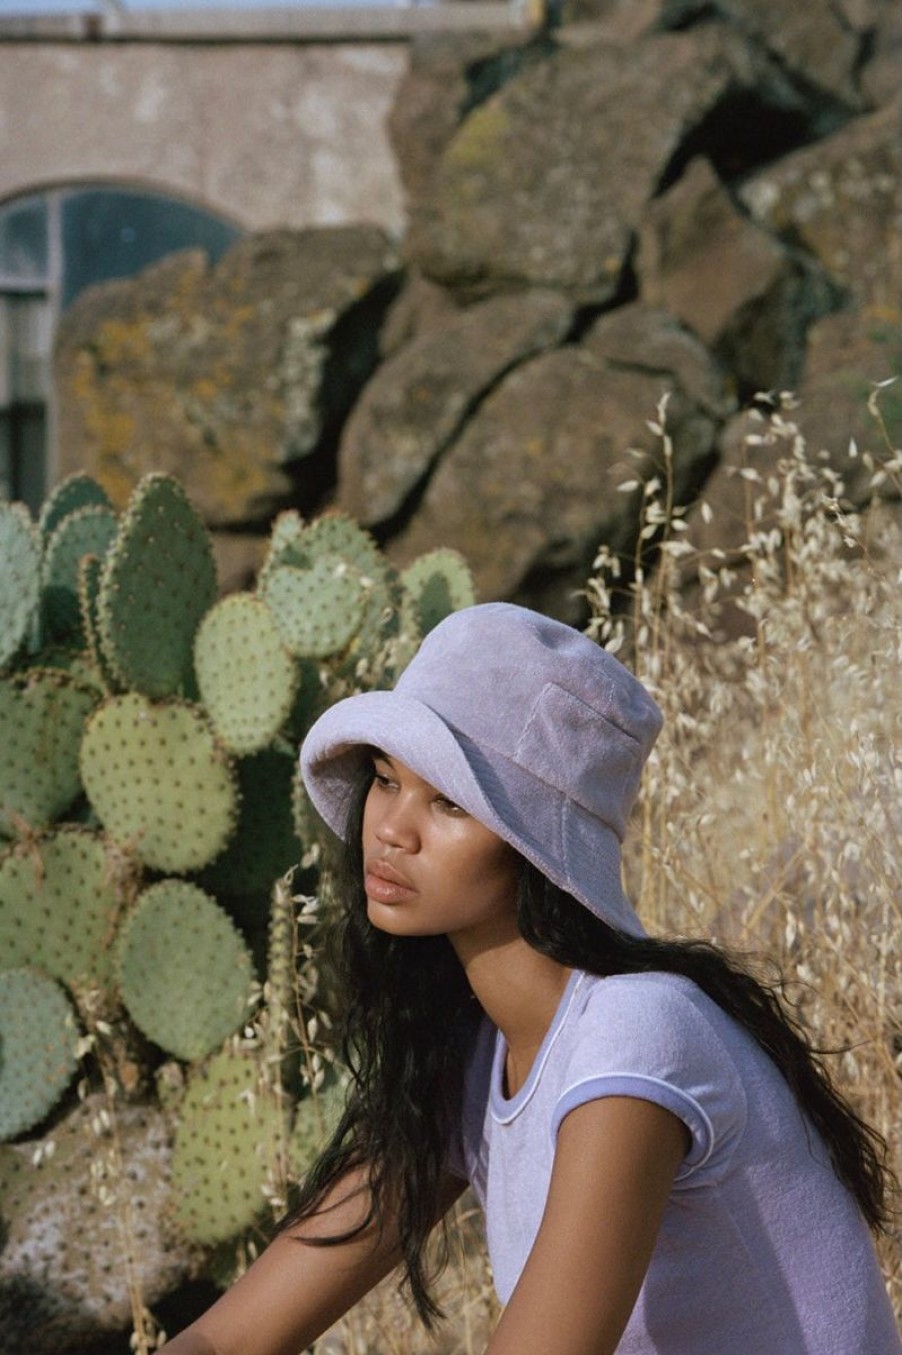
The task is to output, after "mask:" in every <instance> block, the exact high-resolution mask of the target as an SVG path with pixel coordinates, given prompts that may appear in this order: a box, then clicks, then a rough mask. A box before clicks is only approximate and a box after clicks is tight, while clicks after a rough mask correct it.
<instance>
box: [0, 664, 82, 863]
mask: <svg viewBox="0 0 902 1355" xmlns="http://www.w3.org/2000/svg"><path fill="white" fill-rule="evenodd" d="M97 701H98V693H97V692H96V691H95V690H94V689H93V688H91V687H89V686H88V685H87V684H85V683H83V682H79V681H78V680H77V679H76V678H74V677H73V676H72V675H71V674H68V673H64V672H60V671H58V670H56V669H47V670H43V669H37V668H32V669H30V670H29V671H28V672H26V673H21V674H14V675H10V676H9V677H6V678H0V749H2V750H3V751H2V755H0V838H2V837H4V836H5V837H12V836H13V835H14V834H15V833H16V831H17V829H31V830H34V829H38V828H44V827H47V826H48V825H49V824H50V823H52V822H53V821H54V820H55V819H56V818H58V817H59V815H60V814H62V813H63V812H64V811H65V810H66V809H68V808H69V806H70V805H71V804H72V802H73V800H75V798H76V796H77V795H78V794H79V792H80V790H81V779H80V776H79V771H78V749H79V744H80V742H81V736H82V731H83V729H84V723H85V720H86V719H87V717H88V715H89V714H90V712H91V711H92V710H93V709H94V707H95V706H96V704H97Z"/></svg>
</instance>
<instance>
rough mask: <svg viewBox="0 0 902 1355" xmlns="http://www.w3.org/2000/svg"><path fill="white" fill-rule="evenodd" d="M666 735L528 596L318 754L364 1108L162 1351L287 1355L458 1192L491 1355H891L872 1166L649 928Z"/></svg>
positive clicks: (452, 626) (826, 1109)
mask: <svg viewBox="0 0 902 1355" xmlns="http://www.w3.org/2000/svg"><path fill="white" fill-rule="evenodd" d="M660 723H661V717H660V713H659V711H658V709H657V707H656V705H655V703H654V702H653V701H652V699H651V697H650V696H649V695H648V693H647V692H646V691H645V689H644V688H643V687H642V685H641V684H640V683H639V682H638V681H637V680H636V679H635V678H634V677H633V676H632V675H631V674H629V673H628V672H627V670H626V669H625V668H623V667H622V666H621V665H620V664H619V663H618V662H617V660H616V659H614V658H613V657H612V656H611V655H609V654H607V653H606V652H605V651H603V650H601V649H599V648H598V647H597V646H596V645H595V644H593V643H592V642H591V641H589V640H588V639H586V638H585V637H584V636H581V635H579V634H578V633H577V632H575V631H573V630H571V629H570V628H569V627H566V626H563V625H561V624H560V623H558V622H556V621H552V620H549V619H548V618H546V617H542V616H539V615H537V614H535V613H532V612H529V611H525V610H523V609H522V608H518V607H513V606H510V605H507V604H501V603H499V604H489V605H487V606H480V607H474V608H469V609H467V610H465V611H462V612H458V613H456V614H455V615H453V616H451V617H449V618H448V619H447V620H446V621H444V622H443V623H442V624H441V625H440V626H438V627H437V628H436V629H435V630H434V631H433V632H432V633H431V634H430V635H429V636H428V638H427V639H426V641H425V643H424V644H423V646H422V648H421V650H420V653H419V654H418V655H417V657H416V658H415V659H414V660H413V662H412V663H411V664H410V666H409V667H408V669H407V670H406V672H405V673H404V674H403V675H402V677H401V679H400V681H399V682H398V685H397V687H396V689H395V691H394V692H371V693H366V694H364V695H359V696H355V697H351V698H349V699H348V700H346V701H342V702H340V703H338V704H337V705H336V706H334V707H332V709H331V710H329V711H328V712H327V713H326V714H325V715H324V716H323V717H322V718H321V719H320V720H319V721H318V722H317V723H316V724H315V725H314V727H313V729H312V730H311V732H310V734H309V736H308V738H307V740H306V741H305V744H304V748H303V751H302V764H303V770H304V776H305V780H306V784H307V787H308V790H309V792H310V795H311V797H312V799H313V801H314V803H315V804H316V806H317V808H318V809H319V811H320V812H321V813H322V815H323V817H324V818H325V820H326V821H327V823H329V824H330V826H331V827H332V828H334V829H335V830H336V832H338V833H339V834H340V835H342V836H343V837H344V838H345V840H346V842H347V844H348V845H347V862H346V868H345V878H344V880H343V882H342V888H343V891H344V897H345V901H346V909H345V913H344V916H343V919H342V922H341V945H340V951H341V955H342V957H343V963H344V967H345V981H346V983H347V985H348V986H347V993H348V1001H349V1010H348V1019H347V1049H348V1057H349V1061H350V1063H351V1066H352V1070H353V1073H354V1083H353V1093H352V1095H351V1097H350V1100H349V1105H348V1110H347V1112H346V1114H345V1116H344V1118H343V1120H342V1122H341V1124H340V1125H339V1127H338V1129H337V1131H336V1133H335V1136H334V1138H333V1140H332V1142H331V1144H330V1146H329V1147H328V1149H327V1151H326V1153H325V1154H324V1156H323V1158H322V1159H321V1161H320V1163H319V1164H318V1166H317V1167H316V1168H315V1170H314V1171H313V1173H312V1174H311V1176H310V1178H309V1179H308V1181H307V1182H306V1184H305V1186H304V1188H303V1190H302V1191H301V1194H300V1198H299V1200H298V1202H297V1207H296V1208H295V1209H294V1211H293V1213H292V1215H291V1216H290V1218H289V1219H288V1220H287V1221H286V1223H285V1224H284V1225H283V1228H282V1231H281V1232H280V1234H279V1236H278V1237H277V1238H276V1240H275V1241H274V1242H273V1243H272V1244H271V1246H270V1247H269V1249H268V1250H267V1251H266V1252H265V1253H264V1255H263V1256H262V1257H261V1258H260V1260H259V1261H258V1262H257V1263H256V1264H255V1265H254V1266H253V1267H252V1268H251V1270H250V1271H249V1272H248V1273H247V1275H245V1276H244V1277H243V1278H242V1279H241V1280H240V1281H239V1282H238V1283H237V1284H236V1285H235V1286H234V1287H233V1289H231V1290H230V1291H229V1292H228V1293H227V1294H225V1295H224V1296H223V1297H222V1299H220V1300H219V1302H218V1303H217V1304H215V1305H214V1307H213V1308H212V1309H211V1310H210V1311H209V1312H208V1313H207V1314H205V1316H203V1317H202V1318H201V1319H200V1320H199V1321H198V1322H197V1323H195V1324H194V1326H193V1327H191V1328H190V1329H189V1330H188V1331H187V1332H185V1333H183V1334H182V1335H181V1336H179V1337H177V1338H176V1339H175V1341H173V1342H172V1343H171V1345H170V1346H169V1347H168V1349H171V1350H172V1351H173V1355H297V1352H298V1351H300V1350H301V1349H303V1348H304V1347H305V1346H307V1345H309V1344H310V1343H311V1342H312V1341H314V1340H315V1339H316V1337H317V1336H318V1335H319V1334H320V1333H321V1332H322V1331H323V1330H324V1329H325V1328H326V1327H328V1326H329V1325H330V1324H331V1323H332V1322H334V1321H335V1320H336V1319H337V1318H338V1317H339V1316H340V1315H341V1314H342V1313H343V1312H344V1311H346V1310H347V1309H348V1308H349V1307H350V1306H351V1305H352V1304H353V1303H354V1302H356V1300H357V1299H358V1298H359V1297H361V1296H362V1295H363V1294H364V1293H365V1292H366V1291H367V1290H368V1289H369V1288H370V1287H371V1286H372V1285H373V1284H375V1283H376V1281H377V1280H379V1279H380V1278H381V1277H382V1276H383V1275H385V1274H386V1273H387V1272H388V1271H389V1270H390V1269H391V1268H392V1267H393V1266H394V1265H395V1264H397V1263H398V1262H399V1261H401V1262H402V1263H403V1265H404V1268H405V1275H406V1279H407V1281H408V1283H409V1286H410V1288H411V1291H412V1294H413V1297H414V1300H415V1302H416V1304H417V1307H418V1309H419V1312H420V1314H421V1316H422V1317H423V1318H424V1319H425V1320H426V1321H427V1322H428V1321H430V1320H431V1318H432V1317H433V1316H434V1315H435V1313H436V1309H435V1306H434V1303H433V1300H432V1298H431V1296H430V1291H429V1284H430V1275H429V1270H428V1265H427V1262H426V1260H425V1259H424V1258H425V1252H424V1249H425V1245H426V1240H427V1237H428V1236H429V1233H430V1232H431V1230H432V1228H433V1226H434V1225H435V1223H436V1222H437V1220H439V1219H440V1218H441V1217H442V1216H443V1214H444V1213H445V1212H446V1210H447V1209H448V1208H449V1206H450V1205H451V1204H452V1203H453V1201H454V1200H455V1199H456V1198H457V1197H458V1196H459V1195H460V1193H461V1192H462V1190H463V1189H464V1187H465V1184H466V1183H468V1182H469V1183H470V1184H472V1186H473V1189H474V1191H475V1193H476V1195H477V1197H478V1198H479V1200H480V1202H481V1203H482V1204H483V1206H484V1208H485V1212H486V1225H487V1234H488V1242H489V1250H490V1255H491V1260H492V1266H493V1271H494V1277H495V1282H496V1287H497V1289H498V1293H499V1296H500V1297H501V1299H502V1300H503V1301H504V1303H505V1308H504V1312H503V1315H502V1317H501V1319H500V1322H499V1324H498V1326H497V1328H496V1330H495V1332H494V1334H493V1335H492V1337H491V1340H490V1342H489V1346H488V1351H489V1352H490V1355H549V1352H553V1355H608V1353H609V1352H611V1353H612V1352H614V1351H617V1352H619V1353H625V1352H633V1353H635V1355H639V1353H640V1352H641V1355H651V1353H652V1352H655V1353H656V1355H726V1353H727V1352H729V1353H730V1355H752V1352H754V1353H755V1355H764V1353H766V1355H806V1353H808V1355H899V1353H900V1352H902V1342H900V1339H899V1335H898V1332H897V1330H896V1326H895V1323H894V1320H893V1317H892V1313H891V1310H890V1305H889V1303H888V1300H887V1296H886V1293H885V1291H884V1288H883V1285H882V1283H881V1279H880V1274H879V1270H878V1266H877V1263H876V1259H875V1254H874V1250H873V1246H872V1243H871V1240H870V1237H869V1234H868V1226H867V1225H868V1224H870V1225H871V1226H872V1227H873V1228H874V1229H879V1228H881V1227H885V1226H886V1223H887V1217H888V1215H887V1209H886V1204H885V1194H884V1192H885V1187H886V1176H887V1173H886V1171H885V1168H884V1166H883V1162H882V1150H883V1145H882V1143H881V1141H880V1140H879V1138H878V1136H877V1135H876V1134H874V1133H873V1131H871V1130H870V1129H868V1128H867V1127H866V1126H865V1125H864V1124H863V1123H862V1122H861V1121H860V1120H859V1119H858V1118H857V1117H856V1115H855V1114H854V1112H853V1111H852V1110H851V1109H850V1107H849V1106H847V1105H846V1103H845V1102H844V1101H843V1100H842V1099H841V1098H840V1097H839V1095H838V1094H837V1093H836V1092H835V1091H834V1090H833V1088H832V1087H831V1085H830V1083H829V1081H828V1079H827V1077H826V1074H825V1073H824V1072H823V1071H822V1069H821V1067H820V1065H819V1063H818V1061H817V1059H816V1058H815V1056H814V1055H813V1054H812V1052H811V1051H810V1049H809V1047H808V1045H807V1044H806V1043H805V1040H804V1038H803V1036H802V1035H801V1033H800V1031H799V1030H798V1028H797V1027H796V1025H795V1024H794V1022H793V1021H792V1020H791V1019H790V1018H789V1017H788V1016H787V1015H786V1014H785V1013H784V1012H783V1010H782V1008H781V1007H780V1005H779V1003H778V1001H777V999H776V998H775V997H774V996H773V994H772V993H771V992H770V991H769V990H768V989H766V988H764V987H763V986H761V985H760V984H759V983H758V982H757V981H756V980H754V979H753V978H751V977H750V976H749V975H748V974H747V973H745V972H744V971H743V970H742V969H741V968H740V967H739V966H737V965H736V964H734V963H733V962H731V961H730V960H728V959H727V958H726V957H725V956H724V955H723V954H722V953H721V952H719V951H717V950H716V949H715V948H714V947H711V946H707V945H705V944H702V943H675V942H664V941H656V940H651V939H649V938H647V937H646V936H645V934H644V932H643V929H642V927H641V925H640V923H639V920H638V918H637V917H636V914H635V913H634V911H633V909H632V907H631V906H630V904H629V902H628V900H627V899H626V897H625V895H624V893H623V890H622V887H621V878H620V844H621V840H622V838H623V834H624V831H625V828H626V821H627V818H628V815H629V811H630V808H631V806H632V804H633V800H634V798H635V795H636V792H637V788H638V783H639V777H640V774H641V769H642V766H643V764H644V762H645V759H646V757H647V756H648V753H649V750H650V749H651V747H652V744H653V743H654V740H655V738H656V737H657V734H658V731H659V728H660Z"/></svg>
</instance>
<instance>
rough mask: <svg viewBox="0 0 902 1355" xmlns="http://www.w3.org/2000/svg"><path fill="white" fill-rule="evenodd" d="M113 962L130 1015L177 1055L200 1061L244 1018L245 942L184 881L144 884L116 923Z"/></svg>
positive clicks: (248, 970)
mask: <svg viewBox="0 0 902 1355" xmlns="http://www.w3.org/2000/svg"><path fill="white" fill-rule="evenodd" d="M117 961H118V971H119V984H120V988H121V991H122V999H123V1001H124V1003H125V1005H126V1007H127V1009H128V1013H129V1016H130V1017H131V1019H132V1020H133V1021H134V1023H135V1025H136V1026H137V1027H138V1029H139V1030H141V1031H143V1033H144V1034H145V1035H146V1036H147V1038H148V1039H149V1040H152V1041H153V1042H154V1044H157V1045H159V1046H160V1048H161V1049H165V1050H166V1051H167V1053H169V1054H174V1055H175V1056H176V1058H179V1059H185V1060H187V1061H190V1060H193V1059H200V1058H203V1057H204V1056H205V1055H207V1054H209V1053H210V1052H211V1051H212V1050H214V1049H218V1048H219V1046H220V1045H221V1044H222V1042H223V1040H225V1039H226V1037H227V1036H229V1035H231V1034H232V1033H233V1031H235V1030H236V1029H237V1027H238V1026H240V1025H241V1023H242V1021H244V1020H245V1018H246V1017H247V1014H248V1011H249V1007H250V991H251V981H252V977H253V975H252V965H251V957H250V954H249V953H248V950H247V947H246V946H245V944H244V942H243V941H242V939H241V937H240V936H239V935H238V932H237V930H236V929H235V927H234V925H233V923H232V922H231V921H230V920H229V918H228V917H227V916H226V914H225V913H224V912H223V910H222V909H221V908H220V907H219V904H218V903H217V902H216V900H215V899H213V898H211V896H210V895H209V894H206V893H205V892H204V891H203V890H202V889H199V888H198V886H197V885H194V884H189V883H188V882H187V881H186V880H160V881H158V883H157V884H153V885H151V886H150V887H149V888H148V889H145V891H144V893H143V894H142V895H141V896H140V898H139V899H138V902H137V904H136V906H135V908H134V911H133V912H132V913H130V914H129V916H128V918H127V919H126V921H125V923H124V924H123V927H122V931H121V933H120V938H119V944H118V954H117Z"/></svg>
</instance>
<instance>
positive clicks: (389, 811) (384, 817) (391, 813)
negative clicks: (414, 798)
mask: <svg viewBox="0 0 902 1355" xmlns="http://www.w3.org/2000/svg"><path fill="white" fill-rule="evenodd" d="M375 831H376V837H377V838H378V839H379V841H380V842H382V843H384V845H385V846H386V847H400V848H401V849H402V850H403V851H407V852H411V851H416V849H417V847H418V846H419V840H420V839H419V831H418V829H417V825H416V817H415V814H414V812H413V810H412V807H411V806H410V805H409V804H406V803H405V801H404V798H403V797H398V798H396V799H393V800H392V801H391V803H390V804H388V805H386V806H385V807H384V810H383V812H382V814H380V816H379V818H378V821H377V822H376V824H375Z"/></svg>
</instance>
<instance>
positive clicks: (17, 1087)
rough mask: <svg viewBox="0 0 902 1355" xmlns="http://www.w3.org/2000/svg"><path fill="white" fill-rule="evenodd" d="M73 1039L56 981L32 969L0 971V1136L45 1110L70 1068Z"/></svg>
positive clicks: (11, 1134)
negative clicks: (1, 1053)
mask: <svg viewBox="0 0 902 1355" xmlns="http://www.w3.org/2000/svg"><path fill="white" fill-rule="evenodd" d="M77 1041H78V1032H77V1029H76V1025H75V1013H74V1012H73V1010H72V1006H71V1004H70V1002H69V1000H68V998H67V997H66V996H65V994H64V993H63V991H62V989H61V988H60V986H59V984H57V983H55V982H54V980H53V979H50V978H48V977H47V976H46V974H39V973H38V972H37V970H34V969H24V968H23V969H7V970H4V971H2V972H0V1049H2V1051H3V1057H2V1058H0V1140H2V1139H11V1138H15V1137H16V1135H18V1134H22V1133H24V1132H25V1130H27V1129H33V1128H34V1127H35V1125H38V1124H40V1122H41V1121H42V1120H43V1119H44V1118H45V1117H46V1116H47V1115H48V1114H49V1113H50V1111H51V1110H52V1109H53V1107H54V1106H55V1105H56V1103H57V1101H58V1100H59V1099H60V1097H61V1096H62V1094H63V1092H64V1091H65V1090H66V1088H67V1086H68V1085H69V1083H70V1082H71V1080H72V1078H73V1076H74V1074H75V1069H76V1045H77Z"/></svg>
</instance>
